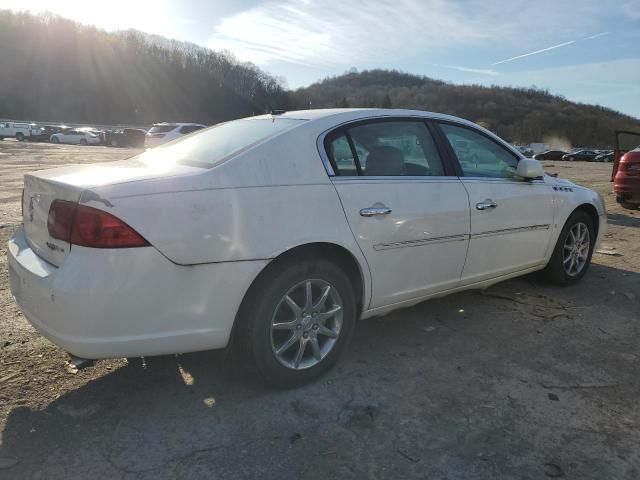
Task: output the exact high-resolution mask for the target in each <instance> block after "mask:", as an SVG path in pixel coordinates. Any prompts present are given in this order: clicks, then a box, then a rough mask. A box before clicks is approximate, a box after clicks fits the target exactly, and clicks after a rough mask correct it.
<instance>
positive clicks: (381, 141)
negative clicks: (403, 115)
mask: <svg viewBox="0 0 640 480" xmlns="http://www.w3.org/2000/svg"><path fill="white" fill-rule="evenodd" d="M327 153H328V154H329V155H330V156H331V158H332V160H333V162H334V165H335V167H336V168H337V170H338V173H339V174H340V175H341V176H352V175H362V176H375V177H378V176H442V175H444V174H445V173H444V167H443V163H442V160H441V158H440V155H439V153H438V149H437V148H436V145H435V143H434V140H433V137H432V136H431V133H430V132H429V130H428V128H427V126H426V125H425V124H424V123H423V122H420V121H409V120H408V121H374V122H370V123H365V124H359V125H356V126H354V127H350V128H347V129H346V130H345V131H344V132H343V133H341V134H340V135H339V136H335V137H333V139H332V140H330V144H329V145H328V152H327Z"/></svg>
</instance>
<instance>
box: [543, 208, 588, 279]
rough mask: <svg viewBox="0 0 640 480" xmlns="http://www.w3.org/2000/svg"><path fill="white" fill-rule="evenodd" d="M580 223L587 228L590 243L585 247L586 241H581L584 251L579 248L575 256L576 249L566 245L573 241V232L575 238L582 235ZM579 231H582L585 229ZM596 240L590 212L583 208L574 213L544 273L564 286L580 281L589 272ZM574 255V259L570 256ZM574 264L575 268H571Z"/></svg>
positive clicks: (561, 234) (566, 224) (563, 229)
mask: <svg viewBox="0 0 640 480" xmlns="http://www.w3.org/2000/svg"><path fill="white" fill-rule="evenodd" d="M579 225H582V227H584V228H586V230H587V237H588V238H587V240H588V245H587V246H586V247H585V246H584V242H583V241H582V242H580V243H582V247H581V248H582V251H581V252H580V248H577V250H578V251H576V252H575V256H573V255H574V251H573V250H568V249H567V248H566V247H567V245H568V244H570V243H571V242H572V238H570V237H571V235H572V233H573V238H575V237H576V236H581V235H579V234H578V233H577V229H579V228H580V227H579ZM578 231H579V232H582V231H584V230H578ZM582 235H583V234H582ZM584 238H586V237H584ZM595 241H596V235H595V229H594V226H593V220H592V219H591V217H590V216H589V214H587V213H586V212H584V211H582V210H578V211H576V212H574V213H572V214H571V216H570V217H569V219H568V220H567V222H566V223H565V225H564V227H563V228H562V232H560V236H559V237H558V242H557V243H556V246H555V248H554V250H553V254H552V255H551V259H550V260H549V263H548V264H547V266H546V267H545V269H544V274H545V277H546V278H547V280H549V281H551V282H553V283H555V284H557V285H562V286H566V285H573V284H574V283H577V282H579V281H580V279H582V277H584V275H585V274H586V273H587V270H588V269H589V265H590V264H591V256H592V255H593V246H594V244H595ZM572 256H573V259H572V258H568V257H572ZM580 262H584V263H582V266H581V267H580V266H579V265H580ZM572 266H573V269H572V268H571V267H572Z"/></svg>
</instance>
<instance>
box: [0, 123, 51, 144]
mask: <svg viewBox="0 0 640 480" xmlns="http://www.w3.org/2000/svg"><path fill="white" fill-rule="evenodd" d="M41 135H42V128H40V127H39V126H37V125H36V124H35V123H17V122H0V140H4V139H5V138H15V139H16V140H18V141H19V142H21V141H23V140H24V139H27V140H28V139H29V138H30V137H39V136H41Z"/></svg>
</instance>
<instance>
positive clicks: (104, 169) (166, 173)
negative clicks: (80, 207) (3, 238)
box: [22, 156, 203, 266]
mask: <svg viewBox="0 0 640 480" xmlns="http://www.w3.org/2000/svg"><path fill="white" fill-rule="evenodd" d="M141 157H143V156H140V157H138V158H136V157H134V158H132V159H129V160H123V161H118V162H111V163H103V164H93V165H70V166H67V167H62V168H54V169H51V170H42V171H39V172H33V173H29V174H26V175H25V177H24V193H23V199H22V209H23V210H22V211H23V223H24V231H25V235H26V238H27V242H28V243H29V245H30V247H31V248H32V249H33V250H34V251H35V252H36V253H37V254H38V255H39V256H40V257H42V258H43V259H45V260H46V261H47V262H49V263H51V264H53V265H55V266H60V265H61V264H62V262H63V261H64V259H65V258H66V256H67V255H68V254H69V251H70V249H71V244H70V243H69V242H67V241H64V240H60V239H58V238H54V237H52V236H51V235H50V234H49V229H48V226H47V222H48V219H49V212H50V208H51V204H52V203H53V201H54V200H66V201H69V202H81V203H82V202H85V201H89V200H96V198H97V199H98V201H99V202H100V203H104V204H105V205H110V204H109V201H108V199H101V198H100V197H99V196H98V195H97V194H96V193H95V189H97V187H101V186H106V185H116V184H122V183H127V182H139V181H145V180H154V179H158V178H166V177H176V176H185V175H193V174H198V173H201V172H202V171H203V169H202V168H200V167H194V166H188V165H182V164H179V163H176V162H172V161H167V160H166V159H162V158H159V159H157V161H155V162H153V161H146V160H145V158H141Z"/></svg>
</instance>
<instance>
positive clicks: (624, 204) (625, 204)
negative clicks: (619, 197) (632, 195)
mask: <svg viewBox="0 0 640 480" xmlns="http://www.w3.org/2000/svg"><path fill="white" fill-rule="evenodd" d="M620 206H621V207H622V208H625V209H627V210H637V209H638V207H640V204H639V203H629V202H620Z"/></svg>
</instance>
